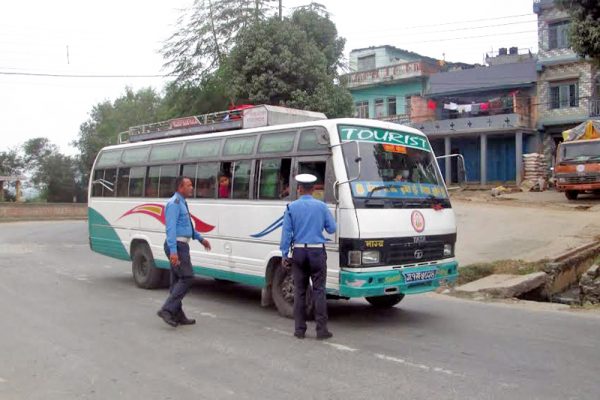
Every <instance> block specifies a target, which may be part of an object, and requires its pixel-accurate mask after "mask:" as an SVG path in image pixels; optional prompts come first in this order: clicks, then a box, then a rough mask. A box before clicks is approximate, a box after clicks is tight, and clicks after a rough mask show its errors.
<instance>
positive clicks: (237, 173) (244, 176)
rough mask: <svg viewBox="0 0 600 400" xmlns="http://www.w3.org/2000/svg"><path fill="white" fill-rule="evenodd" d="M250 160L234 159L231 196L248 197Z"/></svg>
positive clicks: (250, 170) (237, 197)
mask: <svg viewBox="0 0 600 400" xmlns="http://www.w3.org/2000/svg"><path fill="white" fill-rule="evenodd" d="M251 172H252V161H236V162H235V164H234V168H233V185H232V186H233V190H232V198H234V199H248V198H249V197H250V173H251Z"/></svg>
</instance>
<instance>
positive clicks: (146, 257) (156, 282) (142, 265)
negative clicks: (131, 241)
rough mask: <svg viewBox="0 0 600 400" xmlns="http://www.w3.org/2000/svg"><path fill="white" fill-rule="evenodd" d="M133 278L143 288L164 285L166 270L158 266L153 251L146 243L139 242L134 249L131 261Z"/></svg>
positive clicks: (154, 287)
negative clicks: (155, 263)
mask: <svg viewBox="0 0 600 400" xmlns="http://www.w3.org/2000/svg"><path fill="white" fill-rule="evenodd" d="M131 269H132V272H133V280H134V282H135V284H136V285H137V286H138V287H140V288H143V289H156V288H159V287H161V286H162V284H163V276H164V275H165V271H163V270H162V269H159V268H156V265H154V257H153V256H152V251H150V247H148V245H147V244H146V243H141V244H138V245H137V246H136V247H135V249H134V250H133V257H132V263H131Z"/></svg>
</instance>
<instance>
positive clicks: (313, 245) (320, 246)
mask: <svg viewBox="0 0 600 400" xmlns="http://www.w3.org/2000/svg"><path fill="white" fill-rule="evenodd" d="M294 247H304V248H307V247H316V248H320V249H324V248H325V243H294Z"/></svg>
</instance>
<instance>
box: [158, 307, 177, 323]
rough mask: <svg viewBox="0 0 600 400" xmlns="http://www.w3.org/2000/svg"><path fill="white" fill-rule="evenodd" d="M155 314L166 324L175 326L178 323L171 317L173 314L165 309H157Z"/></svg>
mask: <svg viewBox="0 0 600 400" xmlns="http://www.w3.org/2000/svg"><path fill="white" fill-rule="evenodd" d="M156 315H158V316H159V317H161V318H162V320H163V321H165V323H166V324H168V325H171V326H172V327H176V326H177V325H178V323H177V321H175V320H174V319H173V316H172V315H171V313H170V312H168V311H167V310H159V311H158V312H157V313H156Z"/></svg>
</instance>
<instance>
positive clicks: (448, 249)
mask: <svg viewBox="0 0 600 400" xmlns="http://www.w3.org/2000/svg"><path fill="white" fill-rule="evenodd" d="M451 255H452V244H451V243H446V244H444V257H450V256H451Z"/></svg>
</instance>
